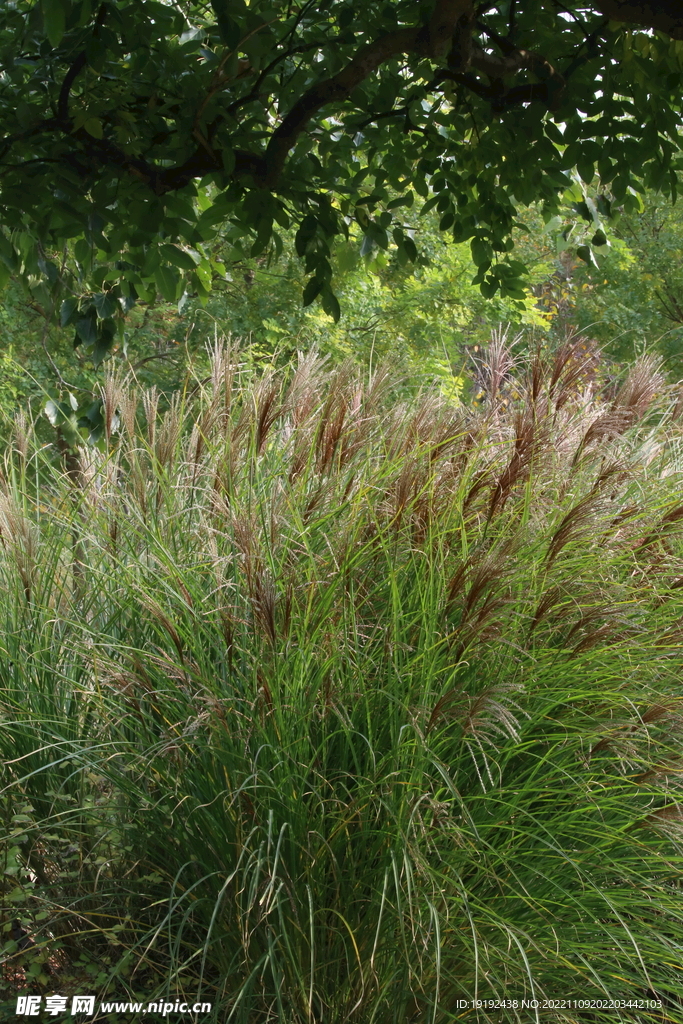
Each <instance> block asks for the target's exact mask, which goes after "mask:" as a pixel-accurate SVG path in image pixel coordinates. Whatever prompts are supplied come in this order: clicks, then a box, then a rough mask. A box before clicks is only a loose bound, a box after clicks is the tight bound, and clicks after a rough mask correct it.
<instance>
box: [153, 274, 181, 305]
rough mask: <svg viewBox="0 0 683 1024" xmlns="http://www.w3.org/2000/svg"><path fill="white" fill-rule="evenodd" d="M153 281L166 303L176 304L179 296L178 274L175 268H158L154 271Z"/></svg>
mask: <svg viewBox="0 0 683 1024" xmlns="http://www.w3.org/2000/svg"><path fill="white" fill-rule="evenodd" d="M154 280H155V282H156V286H157V288H158V289H159V291H160V293H161V295H162V296H163V298H164V299H166V301H167V302H176V301H177V300H178V298H179V296H180V274H179V273H178V271H177V270H176V269H175V267H166V266H160V267H157V268H156V270H155V271H154Z"/></svg>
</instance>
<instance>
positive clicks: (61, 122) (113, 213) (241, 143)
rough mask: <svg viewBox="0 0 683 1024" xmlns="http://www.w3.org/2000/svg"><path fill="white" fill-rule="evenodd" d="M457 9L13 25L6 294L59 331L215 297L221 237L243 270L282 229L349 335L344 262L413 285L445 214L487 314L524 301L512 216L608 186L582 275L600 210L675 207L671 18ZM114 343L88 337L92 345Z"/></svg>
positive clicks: (38, 7) (3, 35)
mask: <svg viewBox="0 0 683 1024" xmlns="http://www.w3.org/2000/svg"><path fill="white" fill-rule="evenodd" d="M452 6H453V5H450V6H449V4H447V3H445V0H437V2H436V4H433V3H427V2H426V0H425V2H424V3H418V4H416V3H414V2H412V0H410V2H409V0H392V2H389V3H387V2H384V0H382V2H379V0H368V2H367V3H364V4H363V5H362V6H360V7H359V5H358V4H356V3H354V2H353V0H329V2H327V3H325V4H322V5H313V4H305V5H303V6H301V7H296V6H293V5H292V4H290V3H288V2H285V0H268V2H265V0H253V2H252V3H250V4H247V3H244V2H236V3H232V2H231V3H227V2H225V0H215V2H213V3H212V4H210V5H205V4H199V3H196V2H191V0H180V2H179V3H176V4H174V5H169V4H165V3H159V2H152V0H122V2H119V3H111V2H109V0H104V2H102V3H100V4H93V3H91V2H90V0H71V2H70V3H64V2H62V0H59V2H57V0H20V2H17V3H14V4H12V5H8V6H7V9H6V10H5V11H4V13H3V20H2V24H1V25H0V76H1V81H2V89H1V90H0V123H1V124H2V126H3V135H2V138H0V219H1V223H2V230H1V231H0V266H2V267H4V268H5V269H3V270H2V272H1V273H2V276H0V284H1V283H2V281H3V279H5V278H7V277H8V271H10V272H14V273H19V274H21V275H22V279H23V280H24V282H25V284H26V286H27V287H29V288H30V289H31V291H32V295H33V298H34V299H35V300H37V301H38V302H40V303H41V306H42V307H43V308H44V309H45V310H46V312H48V313H49V311H50V310H57V309H58V308H59V307H60V306H61V303H62V302H64V301H65V300H66V299H67V298H68V296H69V294H70V293H71V294H77V295H79V296H83V297H84V299H85V298H86V297H87V296H88V294H94V295H98V294H104V293H106V294H108V295H111V298H112V301H117V302H118V301H119V300H125V301H135V300H136V299H144V300H146V301H152V300H153V299H154V298H155V296H156V295H160V296H161V297H162V298H164V299H165V300H167V301H173V302H177V301H180V300H181V299H182V296H183V295H184V294H186V293H188V294H196V295H197V296H198V297H199V298H200V299H206V297H207V296H208V294H209V293H210V291H211V288H212V285H213V283H214V280H215V279H216V277H218V278H221V277H222V276H223V274H224V272H223V271H222V270H221V269H220V268H217V267H216V266H215V265H214V264H213V263H212V256H211V252H210V247H211V245H212V243H213V242H214V241H215V240H216V238H217V237H218V238H220V239H221V240H222V241H225V242H226V243H228V245H229V250H228V253H227V255H228V258H229V259H230V260H237V261H239V260H241V259H243V258H244V257H263V258H264V259H268V258H270V256H271V255H273V254H275V255H277V254H278V253H279V252H280V251H281V248H282V244H283V243H282V238H281V235H280V230H281V229H284V230H286V229H288V228H289V227H290V225H291V226H293V227H294V228H295V231H296V240H295V245H296V251H297V253H298V255H299V257H300V258H301V259H302V261H303V264H304V268H305V272H306V275H307V277H308V284H307V285H306V290H305V293H304V302H305V303H310V302H312V301H315V300H316V299H317V298H319V299H320V301H321V303H322V306H323V309H324V310H325V311H326V312H327V313H328V314H329V315H330V316H332V317H334V318H336V317H338V316H339V303H338V301H337V300H336V299H335V297H334V289H335V283H334V281H333V280H332V270H331V267H332V264H331V262H330V253H331V250H332V248H334V246H335V244H337V243H338V242H339V241H342V242H344V241H348V242H349V243H350V244H351V245H352V246H354V247H355V249H356V252H357V253H358V255H359V256H362V257H371V256H372V254H373V253H375V252H377V251H393V250H395V251H396V254H397V257H398V259H399V260H400V261H401V263H402V265H412V264H415V263H416V261H417V259H418V248H417V246H416V244H415V241H414V239H413V234H412V232H413V230H414V228H415V225H416V223H417V219H418V215H419V212H420V210H422V211H423V212H424V211H429V210H431V209H434V210H435V212H436V213H437V214H438V217H439V226H440V229H441V231H442V232H444V234H445V235H446V237H449V238H452V239H453V240H454V241H456V242H463V241H470V242H471V247H472V255H473V258H474V261H475V264H476V266H477V268H478V271H477V273H476V276H475V281H476V283H477V284H478V285H479V287H480V288H481V290H482V293H483V294H484V295H485V296H492V295H494V294H496V293H500V294H501V295H503V296H504V297H508V298H510V297H511V298H514V299H516V300H518V301H521V297H522V296H523V290H524V282H525V279H526V278H525V268H524V266H520V261H519V260H516V259H513V258H512V257H511V256H510V252H511V249H512V233H513V229H514V225H515V222H516V221H517V218H518V209H519V207H520V206H524V205H526V204H529V203H531V202H533V201H540V202H541V203H542V204H543V205H544V209H545V212H546V213H547V214H548V216H549V217H552V216H554V215H556V214H557V213H558V212H559V210H560V208H561V205H562V202H563V199H564V197H565V194H566V193H567V190H570V191H571V190H572V189H574V188H575V186H576V183H580V184H581V185H582V186H583V187H584V188H587V187H588V186H593V187H595V186H596V183H597V181H598V179H599V191H600V194H601V199H600V200H599V202H602V204H603V206H602V208H598V209H597V216H596V217H595V218H593V213H592V211H589V214H590V216H591V218H593V219H595V220H596V225H595V230H594V232H593V233H592V235H591V236H589V237H588V239H587V240H586V241H585V242H584V243H583V246H584V247H583V248H582V250H581V251H580V252H579V253H578V255H579V257H580V258H581V259H584V260H587V261H588V262H593V260H594V254H593V250H592V247H594V246H597V247H599V246H601V245H604V244H605V242H604V240H603V239H604V238H605V237H606V236H605V235H604V230H603V226H602V225H601V224H600V223H598V222H597V219H598V217H600V218H608V217H609V209H610V204H615V205H616V206H618V207H620V208H621V209H622V210H623V211H625V212H626V213H628V212H629V211H632V210H633V209H635V207H636V205H637V202H638V199H637V195H636V193H637V192H638V191H640V190H642V188H643V187H648V188H651V189H656V190H660V191H662V192H663V193H665V194H670V195H675V192H676V183H677V175H678V171H679V168H680V166H681V158H680V153H679V145H680V128H681V95H682V93H683V63H682V58H683V40H681V35H683V26H681V24H680V21H679V20H677V16H673V15H667V17H668V18H669V20H668V21H667V20H666V18H665V17H664V15H663V14H662V12H661V11H660V10H659V8H660V6H661V5H659V4H657V3H655V0H651V2H650V3H649V4H644V5H642V4H639V5H637V6H634V7H633V8H632V9H631V8H630V7H629V5H628V4H622V5H619V10H617V11H616V14H619V11H621V16H623V17H624V18H625V19H627V20H626V21H625V22H624V23H623V24H622V23H619V22H616V21H609V20H608V18H607V17H605V15H606V14H607V15H609V16H611V17H613V16H615V10H613V8H614V4H613V3H612V2H611V0H594V2H593V3H591V4H588V5H586V4H577V3H569V5H568V6H565V7H564V8H563V9H562V10H560V9H559V8H556V7H553V6H552V5H548V4H545V3H542V2H541V0H535V2H533V3H527V4H524V5H521V6H520V5H517V6H511V5H510V4H508V3H507V2H505V3H503V2H501V3H495V4H493V5H487V7H486V9H485V10H481V9H480V10H478V11H477V16H476V18H474V17H473V10H472V9H471V8H470V5H469V3H468V2H467V0H462V3H461V4H456V5H455V8H457V12H458V13H457V17H455V18H454V15H453V10H452ZM449 12H450V13H449ZM449 19H450V20H449ZM152 42H153V45H150V44H151V43H152ZM361 54H362V59H361V58H360V56H359V55H361ZM579 205H580V204H579ZM577 214H578V216H584V212H583V210H580V209H577ZM351 259H352V257H351V255H349V256H348V260H349V262H350V261H351ZM92 308H94V309H95V311H96V314H97V317H98V319H101V320H107V319H109V318H110V317H111V316H112V315H113V314H112V313H111V312H109V313H106V314H102V313H101V312H100V310H99V308H98V306H97V303H94V305H93V306H92ZM117 315H118V314H117ZM109 333H110V332H109V330H108V329H107V330H104V329H100V327H99V325H98V326H97V334H98V339H99V342H100V343H101V344H103V343H104V339H105V337H106V336H108V335H109ZM91 336H92V330H90V328H89V327H87V326H86V325H82V326H81V328H80V329H79V330H78V337H79V338H80V339H81V342H82V343H83V344H89V343H91V342H90V339H91Z"/></svg>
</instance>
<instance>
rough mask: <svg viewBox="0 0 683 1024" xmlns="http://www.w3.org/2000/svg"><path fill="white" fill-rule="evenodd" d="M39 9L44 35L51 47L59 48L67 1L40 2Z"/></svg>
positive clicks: (64, 25)
mask: <svg viewBox="0 0 683 1024" xmlns="http://www.w3.org/2000/svg"><path fill="white" fill-rule="evenodd" d="M41 7H42V10H43V26H44V28H45V35H46V36H47V38H48V39H49V40H50V44H51V46H53V47H55V46H59V44H60V43H61V41H62V36H63V35H64V30H65V28H66V15H67V10H68V8H69V7H70V3H69V0H41Z"/></svg>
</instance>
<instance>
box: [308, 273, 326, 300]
mask: <svg viewBox="0 0 683 1024" xmlns="http://www.w3.org/2000/svg"><path fill="white" fill-rule="evenodd" d="M323 286H324V282H323V281H321V280H320V278H318V277H312V278H311V279H310V280H309V281H308V282H307V283H306V287H305V288H304V294H303V305H304V306H310V304H311V303H312V302H313V300H314V299H315V298H317V296H318V295H319V294H320V292H321V291H322V289H323Z"/></svg>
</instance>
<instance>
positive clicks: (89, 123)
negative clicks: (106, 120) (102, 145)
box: [83, 117, 104, 139]
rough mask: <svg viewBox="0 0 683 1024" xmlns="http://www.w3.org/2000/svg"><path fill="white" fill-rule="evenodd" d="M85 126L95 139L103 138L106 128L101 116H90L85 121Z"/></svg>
mask: <svg viewBox="0 0 683 1024" xmlns="http://www.w3.org/2000/svg"><path fill="white" fill-rule="evenodd" d="M83 127H84V128H85V130H86V132H87V133H88V135H92V137H93V138H94V139H101V138H103V136H104V129H103V128H102V122H101V121H100V119H99V117H89V118H88V119H87V120H86V121H84V122H83Z"/></svg>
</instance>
